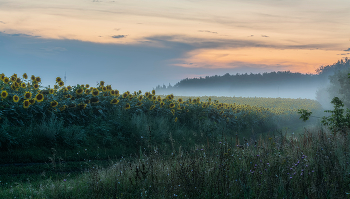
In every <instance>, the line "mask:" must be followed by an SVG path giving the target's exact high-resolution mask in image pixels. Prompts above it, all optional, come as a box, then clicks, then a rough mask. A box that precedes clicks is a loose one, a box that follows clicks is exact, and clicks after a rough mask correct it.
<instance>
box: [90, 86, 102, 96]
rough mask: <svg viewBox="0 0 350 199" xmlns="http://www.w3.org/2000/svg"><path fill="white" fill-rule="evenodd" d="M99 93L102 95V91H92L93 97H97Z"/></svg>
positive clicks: (95, 89)
mask: <svg viewBox="0 0 350 199" xmlns="http://www.w3.org/2000/svg"><path fill="white" fill-rule="evenodd" d="M99 93H100V91H99V90H97V88H94V89H93V90H92V96H94V97H96V96H97V95H98V94H99Z"/></svg>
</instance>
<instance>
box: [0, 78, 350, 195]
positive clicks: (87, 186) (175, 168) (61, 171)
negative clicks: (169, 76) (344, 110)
mask: <svg viewBox="0 0 350 199" xmlns="http://www.w3.org/2000/svg"><path fill="white" fill-rule="evenodd" d="M40 85H41V78H40V77H35V76H34V75H32V76H31V78H29V77H28V76H27V74H23V75H22V77H18V76H17V74H13V75H12V76H10V77H6V76H5V75H4V74H0V92H1V93H0V94H1V104H0V125H1V127H0V144H1V145H0V168H1V169H0V198H91V197H93V198H271V197H273V198H346V197H348V196H349V195H348V193H350V186H349V182H350V168H349V155H348V151H349V145H348V134H347V133H346V134H344V133H336V132H330V131H329V129H328V128H326V127H325V126H321V125H316V126H312V124H315V123H316V124H317V122H318V123H319V119H317V118H310V120H308V121H307V122H303V121H301V120H300V119H299V118H300V114H298V110H300V109H304V110H307V111H312V112H313V113H319V116H320V117H321V115H322V113H323V112H324V110H323V109H322V107H321V106H320V105H319V103H318V102H317V101H313V100H307V99H282V98H277V99H275V98H239V97H236V98H235V97H233V98H228V97H216V96H204V97H203V96H202V97H195V96H194V97H185V96H173V95H166V96H160V95H156V93H155V91H154V90H153V91H151V92H145V93H142V91H137V92H136V91H135V92H133V93H131V92H129V91H126V92H124V93H122V94H120V93H119V91H118V90H115V89H112V87H111V86H110V85H105V82H104V81H100V83H99V84H97V85H96V87H90V85H86V84H81V85H76V86H65V85H64V82H63V81H62V80H61V78H59V77H57V78H56V83H55V85H54V87H53V88H48V87H46V88H42V87H41V86H40ZM316 115H317V114H316ZM305 126H308V128H305Z"/></svg>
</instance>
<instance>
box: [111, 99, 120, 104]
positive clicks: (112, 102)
mask: <svg viewBox="0 0 350 199" xmlns="http://www.w3.org/2000/svg"><path fill="white" fill-rule="evenodd" d="M118 103H119V100H118V99H117V98H114V99H112V100H111V104H118Z"/></svg>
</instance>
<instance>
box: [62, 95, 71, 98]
mask: <svg viewBox="0 0 350 199" xmlns="http://www.w3.org/2000/svg"><path fill="white" fill-rule="evenodd" d="M64 97H65V98H72V95H71V94H67V95H65V96H64Z"/></svg>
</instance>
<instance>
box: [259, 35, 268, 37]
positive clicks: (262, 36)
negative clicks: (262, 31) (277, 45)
mask: <svg viewBox="0 0 350 199" xmlns="http://www.w3.org/2000/svg"><path fill="white" fill-rule="evenodd" d="M261 36H262V37H269V36H267V35H261Z"/></svg>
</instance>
